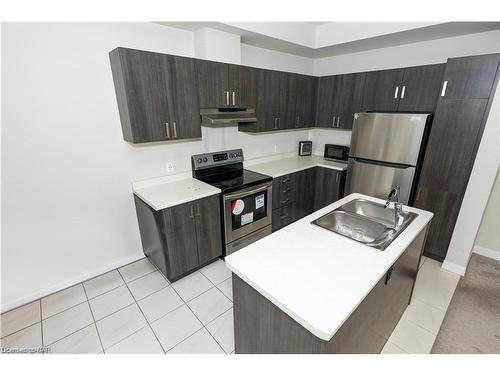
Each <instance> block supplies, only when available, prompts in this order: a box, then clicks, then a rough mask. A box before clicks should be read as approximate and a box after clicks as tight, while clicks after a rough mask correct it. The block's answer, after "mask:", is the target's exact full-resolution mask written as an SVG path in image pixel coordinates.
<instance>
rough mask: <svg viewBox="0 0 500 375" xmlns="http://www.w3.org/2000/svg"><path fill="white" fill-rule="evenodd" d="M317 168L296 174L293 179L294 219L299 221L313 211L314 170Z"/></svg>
mask: <svg viewBox="0 0 500 375" xmlns="http://www.w3.org/2000/svg"><path fill="white" fill-rule="evenodd" d="M317 169H318V168H316V167H315V168H309V169H306V170H304V171H300V172H297V173H296V174H297V178H296V179H295V181H296V185H297V200H296V203H297V210H296V211H295V213H296V217H295V219H296V220H298V219H301V218H303V217H304V216H306V215H309V214H310V213H311V212H313V211H314V197H315V193H316V191H315V184H314V181H316V170H317Z"/></svg>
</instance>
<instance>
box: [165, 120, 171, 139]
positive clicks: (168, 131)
mask: <svg viewBox="0 0 500 375" xmlns="http://www.w3.org/2000/svg"><path fill="white" fill-rule="evenodd" d="M165 130H166V131H167V139H170V126H169V125H168V122H166V123H165Z"/></svg>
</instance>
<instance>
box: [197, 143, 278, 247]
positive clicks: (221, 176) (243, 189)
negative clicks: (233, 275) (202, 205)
mask: <svg viewBox="0 0 500 375" xmlns="http://www.w3.org/2000/svg"><path fill="white" fill-rule="evenodd" d="M191 164H192V168H193V177H194V178H196V179H198V180H201V181H203V182H205V183H207V184H210V185H213V186H215V187H217V188H219V189H221V191H222V194H221V215H222V217H223V228H222V231H223V238H224V242H225V243H224V245H225V246H224V248H225V253H224V256H225V255H229V254H231V253H234V252H235V251H237V250H239V249H241V248H243V247H245V246H247V245H249V244H250V243H252V242H255V241H257V240H258V239H260V238H263V237H265V236H267V235H268V234H271V232H272V195H273V194H272V180H273V179H272V177H270V176H266V175H264V174H261V173H257V172H252V171H249V170H246V169H243V150H242V149H236V150H228V151H220V152H211V153H207V154H199V155H193V156H191Z"/></svg>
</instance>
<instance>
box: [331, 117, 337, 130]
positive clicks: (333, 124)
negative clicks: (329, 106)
mask: <svg viewBox="0 0 500 375" xmlns="http://www.w3.org/2000/svg"><path fill="white" fill-rule="evenodd" d="M336 118H337V116H335V115H333V118H332V128H334V127H335V119H336Z"/></svg>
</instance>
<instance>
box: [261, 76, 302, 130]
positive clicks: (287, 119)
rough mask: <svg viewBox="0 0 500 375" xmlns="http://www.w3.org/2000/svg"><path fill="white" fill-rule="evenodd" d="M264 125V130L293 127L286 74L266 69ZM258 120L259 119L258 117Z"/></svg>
mask: <svg viewBox="0 0 500 375" xmlns="http://www.w3.org/2000/svg"><path fill="white" fill-rule="evenodd" d="M264 77H265V78H264V80H265V81H264V93H263V94H264V102H265V110H264V116H265V118H264V119H263V120H264V124H265V125H264V126H265V129H266V130H284V129H290V128H293V127H294V123H293V117H294V116H293V115H291V114H290V108H289V106H288V104H289V101H288V95H287V94H288V87H289V80H288V74H287V73H285V72H280V71H276V70H266V72H265V76H264ZM258 120H259V119H258Z"/></svg>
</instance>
